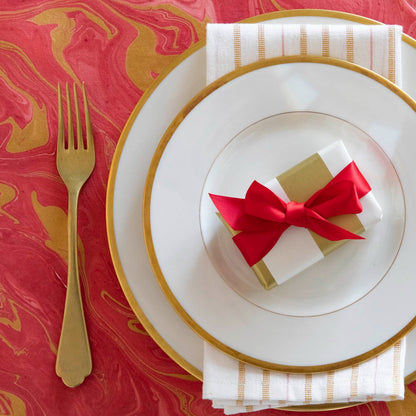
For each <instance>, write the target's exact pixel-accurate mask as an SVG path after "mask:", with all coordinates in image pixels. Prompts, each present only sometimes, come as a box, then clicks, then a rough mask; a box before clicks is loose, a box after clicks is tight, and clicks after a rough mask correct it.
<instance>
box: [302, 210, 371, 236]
mask: <svg viewBox="0 0 416 416" xmlns="http://www.w3.org/2000/svg"><path fill="white" fill-rule="evenodd" d="M308 228H309V229H310V230H311V231H314V232H315V233H316V234H318V235H320V236H321V237H324V238H326V239H327V240H330V241H339V240H365V238H364V237H361V236H360V235H358V234H354V233H352V232H350V231H348V230H346V229H345V228H342V227H340V226H338V225H336V224H333V223H332V222H329V221H328V220H327V219H325V218H323V217H320V216H317V217H308Z"/></svg>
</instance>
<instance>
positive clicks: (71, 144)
mask: <svg viewBox="0 0 416 416" xmlns="http://www.w3.org/2000/svg"><path fill="white" fill-rule="evenodd" d="M66 105H67V108H68V149H73V148H74V128H73V126H72V111H71V96H70V94H69V86H68V83H66Z"/></svg>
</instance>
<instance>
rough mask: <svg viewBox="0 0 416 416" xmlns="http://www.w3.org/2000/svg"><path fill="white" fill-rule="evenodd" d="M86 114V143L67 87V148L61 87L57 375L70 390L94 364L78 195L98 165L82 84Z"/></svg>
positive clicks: (59, 108) (58, 166) (78, 113)
mask: <svg viewBox="0 0 416 416" xmlns="http://www.w3.org/2000/svg"><path fill="white" fill-rule="evenodd" d="M82 93H83V99H84V112H85V130H86V141H85V143H84V140H83V136H82V126H81V117H80V112H79V106H78V97H77V88H76V86H75V84H74V105H75V116H76V122H77V130H76V132H77V133H76V136H77V137H76V138H75V140H74V130H73V126H72V112H71V97H70V93H69V87H68V84H66V100H67V107H68V131H67V145H65V137H64V135H65V128H64V117H63V110H62V97H61V88H60V86H59V85H58V113H59V114H58V143H57V149H56V166H57V168H58V172H59V175H60V176H61V178H62V180H63V181H64V183H65V185H66V187H67V189H68V283H67V292H66V300H65V310H64V317H63V322H62V330H61V338H60V340H59V347H58V355H57V359H56V367H55V369H56V374H57V375H58V376H59V377H61V378H62V381H63V382H64V383H65V384H66V385H67V386H69V387H76V386H78V385H80V384H81V383H82V382H83V381H84V378H85V377H87V376H88V375H89V374H90V373H91V369H92V362H91V352H90V345H89V342H88V334H87V328H86V325H85V318H84V311H83V308H82V298H81V288H80V283H79V274H78V252H77V205H78V195H79V192H80V190H81V188H82V186H83V184H84V183H85V181H86V180H87V179H88V178H89V176H90V175H91V172H92V170H93V168H94V164H95V152H94V140H93V136H92V129H91V121H90V115H89V111H88V102H87V96H86V93H85V86H84V84H82Z"/></svg>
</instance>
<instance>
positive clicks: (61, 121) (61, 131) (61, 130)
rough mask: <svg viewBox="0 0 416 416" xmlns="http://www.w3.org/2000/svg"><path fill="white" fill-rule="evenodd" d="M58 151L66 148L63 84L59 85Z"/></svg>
mask: <svg viewBox="0 0 416 416" xmlns="http://www.w3.org/2000/svg"><path fill="white" fill-rule="evenodd" d="M57 146H58V149H64V148H65V138H64V114H63V111H62V95H61V84H58V143H57Z"/></svg>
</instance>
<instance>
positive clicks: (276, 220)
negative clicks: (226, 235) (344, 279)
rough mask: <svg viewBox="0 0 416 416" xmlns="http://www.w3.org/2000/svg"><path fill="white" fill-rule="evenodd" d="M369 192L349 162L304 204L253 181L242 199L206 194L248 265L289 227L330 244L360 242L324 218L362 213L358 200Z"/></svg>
mask: <svg viewBox="0 0 416 416" xmlns="http://www.w3.org/2000/svg"><path fill="white" fill-rule="evenodd" d="M370 190H371V188H370V186H369V184H368V183H367V181H366V180H365V178H364V176H363V175H362V174H361V172H360V171H359V169H358V167H357V165H356V164H355V163H354V162H351V163H350V164H349V165H347V166H346V167H345V168H344V169H343V170H342V171H341V172H340V173H339V174H338V175H336V176H335V177H334V178H333V179H332V180H331V181H330V182H328V184H327V185H326V186H324V187H323V188H322V189H320V190H319V191H317V192H315V193H314V194H313V195H312V196H311V197H310V198H309V199H308V200H307V201H306V202H294V201H290V202H289V203H286V202H284V201H283V200H281V199H280V198H279V197H278V196H277V195H276V194H274V193H273V192H272V191H271V190H270V189H268V188H266V187H265V186H263V185H261V184H260V183H258V182H257V181H254V182H253V183H252V184H251V185H250V187H249V189H248V191H247V193H246V197H245V198H244V199H242V198H232V197H228V196H220V195H213V194H209V195H210V197H211V199H212V201H213V202H214V204H215V206H216V207H217V209H218V211H219V213H220V214H221V215H222V217H223V218H224V220H225V221H226V222H227V224H228V225H229V226H230V227H231V228H232V229H233V230H235V231H240V232H239V233H238V234H237V235H235V236H234V237H233V240H234V242H235V244H236V245H237V247H238V248H239V249H240V251H241V253H242V254H243V256H244V258H245V259H246V261H247V263H248V265H249V266H250V267H251V266H253V265H254V264H256V263H257V262H258V261H260V260H261V259H262V258H263V257H264V256H265V255H266V254H267V253H268V252H269V251H270V250H271V249H272V248H273V246H274V245H275V244H276V243H277V241H278V240H279V238H280V236H281V235H282V233H283V232H284V231H285V230H287V229H288V228H289V227H290V226H291V225H294V226H297V227H305V228H308V229H309V230H311V231H314V232H315V233H317V234H319V235H320V236H322V237H325V238H327V239H328V240H331V241H337V240H344V239H354V240H357V239H363V237H360V236H359V235H357V234H353V233H351V232H349V231H347V230H345V229H344V228H341V227H339V226H337V225H335V224H332V223H331V222H329V221H328V220H327V218H330V217H335V216H337V215H343V214H358V213H359V212H362V206H361V202H360V198H362V197H363V196H364V195H365V194H367V193H368V192H369V191H370Z"/></svg>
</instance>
